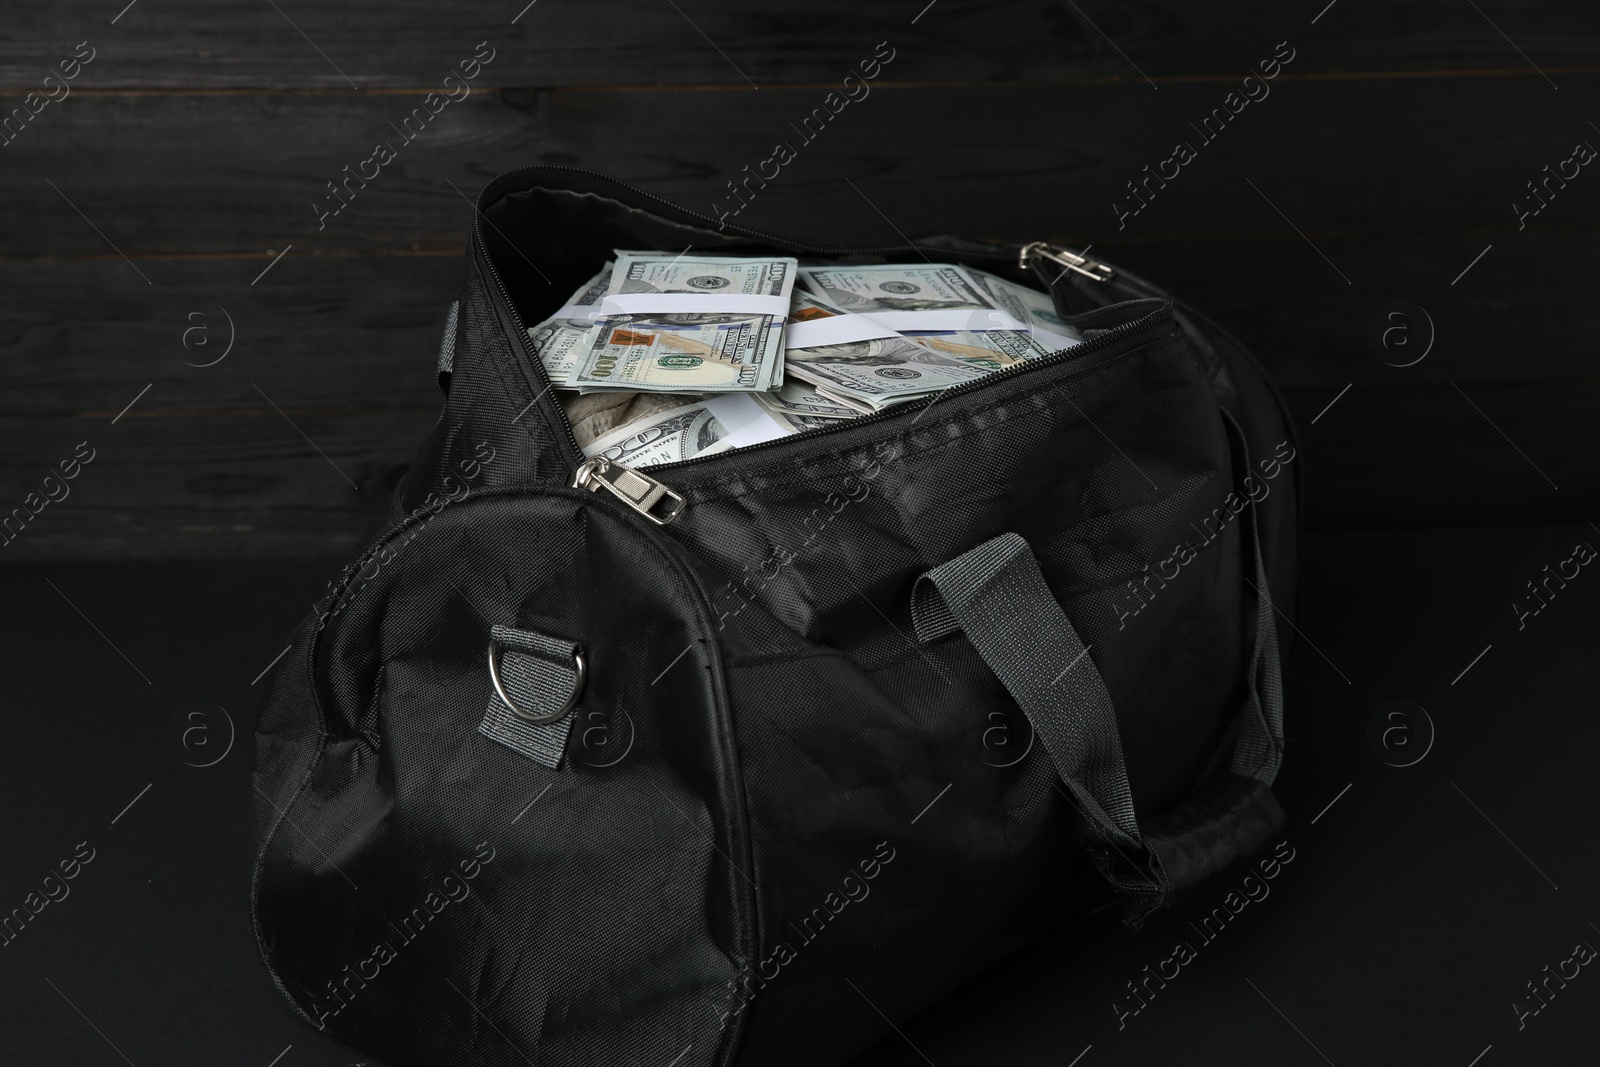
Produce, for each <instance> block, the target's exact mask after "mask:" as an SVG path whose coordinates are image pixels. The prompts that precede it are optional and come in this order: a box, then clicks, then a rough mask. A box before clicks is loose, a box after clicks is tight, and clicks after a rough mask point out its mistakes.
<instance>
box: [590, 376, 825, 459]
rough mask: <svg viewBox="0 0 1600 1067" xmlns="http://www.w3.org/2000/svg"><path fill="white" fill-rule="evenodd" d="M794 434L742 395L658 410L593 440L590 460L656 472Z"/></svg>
mask: <svg viewBox="0 0 1600 1067" xmlns="http://www.w3.org/2000/svg"><path fill="white" fill-rule="evenodd" d="M793 432H795V431H794V429H793V427H792V426H790V425H789V424H788V423H787V422H781V421H779V420H778V419H775V418H774V417H773V416H772V415H771V414H769V413H768V412H766V411H765V410H763V409H762V408H761V406H760V405H758V404H757V403H756V402H755V401H754V400H752V399H751V398H750V397H748V396H743V395H740V394H730V395H728V396H714V397H707V398H705V399H703V400H697V401H695V402H694V403H692V404H685V405H683V406H682V407H675V408H668V409H667V410H665V411H658V412H655V413H654V414H652V415H649V416H647V417H645V418H643V419H637V420H635V421H633V422H630V423H628V424H627V425H626V426H620V427H618V428H617V429H615V430H612V431H611V432H610V433H608V434H605V435H604V436H602V437H597V438H595V439H594V440H593V441H591V442H590V443H589V444H588V445H587V446H586V447H585V448H584V450H583V454H584V455H585V456H589V457H591V458H592V457H594V456H604V457H605V458H606V459H609V460H611V461H612V462H614V463H621V464H623V465H624V466H628V467H653V466H656V465H657V464H661V463H673V462H676V461H678V460H683V459H694V458H696V457H697V456H706V455H712V454H714V453H717V452H723V451H726V450H728V449H730V448H740V447H743V446H745V445H750V444H758V443H760V442H761V441H769V440H773V439H775V438H778V437H784V436H787V435H788V434H790V433H793Z"/></svg>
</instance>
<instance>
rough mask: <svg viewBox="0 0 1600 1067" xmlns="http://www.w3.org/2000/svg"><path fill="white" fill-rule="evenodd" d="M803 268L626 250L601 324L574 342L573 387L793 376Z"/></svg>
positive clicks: (665, 386)
mask: <svg viewBox="0 0 1600 1067" xmlns="http://www.w3.org/2000/svg"><path fill="white" fill-rule="evenodd" d="M796 266H797V264H796V263H795V261H794V260H793V259H789V258H785V257H767V258H761V257H757V258H736V257H732V256H691V255H682V254H680V255H676V256H673V255H668V254H666V253H656V252H618V253H617V259H616V263H615V264H614V265H613V266H612V268H611V275H610V278H609V280H608V281H607V283H606V290H605V294H604V295H603V296H601V297H600V306H599V308H598V312H597V314H595V315H594V317H593V319H592V322H593V326H592V328H591V329H589V330H587V331H586V332H585V335H584V339H583V340H582V341H581V342H579V343H577V344H575V345H573V347H572V349H571V355H570V366H568V367H567V368H566V369H565V382H564V384H565V385H566V386H567V387H569V388H576V389H579V390H591V389H624V390H630V391H640V390H649V391H660V392H668V393H726V392H746V393H749V392H768V391H770V390H771V389H772V387H773V386H774V385H776V384H778V383H780V382H781V381H782V380H783V326H784V321H785V319H786V318H787V317H788V314H789V302H790V295H791V294H792V292H793V290H794V278H795V270H796ZM596 280H598V279H596Z"/></svg>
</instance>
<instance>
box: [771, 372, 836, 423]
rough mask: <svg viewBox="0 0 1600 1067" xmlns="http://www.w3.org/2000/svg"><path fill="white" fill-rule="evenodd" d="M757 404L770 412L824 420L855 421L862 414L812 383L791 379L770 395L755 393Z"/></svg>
mask: <svg viewBox="0 0 1600 1067" xmlns="http://www.w3.org/2000/svg"><path fill="white" fill-rule="evenodd" d="M753 395H754V396H755V398H756V403H758V404H760V405H761V406H762V407H764V408H766V409H767V410H768V411H775V412H780V413H782V414H785V415H806V416H812V417H815V418H822V419H853V418H855V417H856V416H857V415H859V414H861V412H859V411H857V410H856V409H855V408H852V407H848V406H845V405H843V404H840V403H838V402H837V401H836V400H834V399H833V398H832V397H830V396H827V395H826V394H823V393H820V392H818V391H817V389H816V387H815V386H813V385H812V384H811V383H810V382H806V381H802V380H800V379H797V378H794V377H790V378H788V379H786V380H785V381H784V383H783V384H782V385H781V386H779V387H778V388H777V389H774V390H773V391H772V392H770V393H755V394H753Z"/></svg>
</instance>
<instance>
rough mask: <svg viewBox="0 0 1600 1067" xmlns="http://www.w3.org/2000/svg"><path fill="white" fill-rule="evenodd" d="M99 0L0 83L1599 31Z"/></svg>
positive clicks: (1111, 73) (308, 83) (641, 2)
mask: <svg viewBox="0 0 1600 1067" xmlns="http://www.w3.org/2000/svg"><path fill="white" fill-rule="evenodd" d="M105 6H106V5H104V4H99V3H96V4H94V5H89V4H84V3H56V4H38V5H32V6H29V7H27V8H20V9H18V10H16V11H13V12H9V13H8V16H7V22H8V25H7V32H6V34H5V36H4V39H3V40H0V86H4V87H5V88H7V89H10V90H13V91H15V90H18V89H20V90H24V91H26V90H27V89H31V88H34V87H35V86H36V85H37V83H38V81H39V79H40V78H41V77H42V76H43V74H44V72H45V71H47V70H49V69H51V68H53V67H54V66H55V64H56V63H57V62H59V61H60V59H62V58H64V57H65V56H68V55H70V54H71V50H72V47H73V45H74V44H75V43H76V42H78V41H81V40H84V39H88V40H89V41H90V42H91V44H92V45H93V46H94V47H95V48H96V49H97V54H96V57H95V60H94V62H93V63H92V64H91V65H90V66H89V68H87V71H86V74H85V75H84V81H83V84H84V86H85V87H88V86H94V87H98V88H112V87H152V86H185V87H190V86H205V87H212V88H237V87H285V86H289V87H319V86H320V87H326V88H330V89H336V90H342V91H353V90H352V89H351V86H352V84H353V85H355V86H359V87H360V88H361V89H373V88H381V87H385V86H432V85H434V84H435V83H436V82H437V81H438V80H439V79H441V78H442V77H443V76H444V75H445V74H446V73H447V72H448V71H449V70H450V69H451V68H452V67H454V66H455V65H456V64H457V63H458V62H459V61H461V60H462V59H464V58H466V57H468V56H470V55H471V54H472V53H473V51H474V48H475V47H476V45H477V44H478V42H480V41H487V42H489V45H490V47H492V48H494V49H495V58H494V61H493V62H492V63H490V64H489V66H488V67H487V68H485V70H484V71H483V72H482V73H481V74H480V75H479V79H480V84H484V85H502V86H504V85H541V86H543V85H615V84H628V85H649V84H657V83H661V84H678V85H698V84H716V85H725V86H729V87H737V88H746V89H748V87H749V85H750V84H751V82H753V83H755V84H757V85H760V86H762V87H763V88H765V87H768V86H772V85H778V84H783V83H793V82H827V83H832V82H837V81H838V80H840V79H842V78H843V77H844V76H846V75H847V74H849V73H850V70H851V68H852V67H853V66H854V65H855V64H856V63H857V62H859V61H860V60H861V59H863V58H865V57H867V56H870V55H871V54H872V51H873V48H874V46H875V45H876V44H877V43H878V42H880V41H889V42H891V44H892V46H893V47H894V48H895V50H896V53H897V54H896V58H895V60H894V62H893V64H892V66H891V67H890V72H891V74H890V76H892V77H894V78H896V79H901V80H914V81H988V80H1015V79H1026V80H1052V79H1054V80H1059V79H1071V78H1107V77H1112V78H1121V79H1125V80H1128V81H1130V82H1136V83H1138V84H1140V85H1141V86H1143V87H1144V91H1146V92H1148V91H1149V85H1148V84H1146V83H1145V80H1144V79H1145V77H1147V76H1148V77H1149V78H1152V79H1161V78H1168V77H1176V76H1195V75H1216V76H1223V75H1227V76H1236V77H1242V76H1243V75H1244V74H1245V73H1247V72H1248V71H1250V70H1251V69H1253V68H1254V66H1255V64H1256V62H1257V61H1258V60H1260V59H1262V58H1264V57H1266V56H1267V55H1269V54H1270V53H1271V51H1272V47H1273V45H1274V44H1276V43H1277V42H1278V41H1282V40H1285V39H1287V40H1289V41H1291V42H1292V43H1293V44H1294V45H1295V46H1296V47H1297V48H1299V49H1303V54H1304V57H1305V58H1304V60H1303V61H1299V60H1297V62H1303V67H1302V69H1305V70H1314V71H1319V72H1326V71H1395V70H1406V71H1409V70H1427V71H1437V70H1459V69H1469V68H1470V69H1482V68H1497V69H1514V70H1524V69H1527V68H1528V66H1529V64H1530V63H1538V64H1539V65H1540V67H1542V68H1544V69H1545V71H1546V72H1547V73H1549V74H1550V75H1551V76H1552V77H1554V78H1557V79H1558V80H1559V77H1560V74H1561V71H1562V69H1563V68H1565V67H1570V66H1572V65H1591V66H1592V65H1593V64H1594V62H1595V56H1596V54H1597V51H1596V50H1597V47H1600V11H1597V10H1596V9H1594V8H1593V7H1592V6H1583V5H1572V4H1561V3H1557V2H1555V0H1537V2H1530V3H1522V4H1518V5H1515V6H1514V7H1511V8H1507V7H1506V5H1504V4H1486V5H1483V7H1484V9H1485V10H1484V12H1483V13H1480V12H1478V11H1474V10H1473V8H1472V6H1471V5H1467V4H1460V3H1455V2H1453V0H1411V2H1408V3H1407V4H1405V5H1403V6H1397V5H1394V4H1385V3H1381V2H1380V0H1338V3H1337V4H1329V5H1327V8H1326V9H1323V4H1322V3H1320V2H1318V3H1312V4H1309V5H1295V6H1294V8H1293V10H1285V9H1284V8H1283V6H1282V5H1276V4H1270V3H1267V2H1265V0H1228V2H1226V3H1224V2H1221V0H1212V2H1210V3H1206V4H1181V3H1175V2H1166V3H1155V2H1143V3H1112V2H1109V0H1082V2H1081V3H1077V4H1047V3H1042V2H1040V0H1006V2H998V3H996V2H992V0H988V2H986V0H937V3H933V4H928V3H926V2H925V0H910V2H909V3H904V4H898V3H897V4H888V5H877V6H865V7H864V6H862V5H860V4H854V3H844V2H839V0H823V2H820V3H812V4H808V5H806V6H804V7H797V6H795V5H793V4H788V3H781V2H779V0H762V2H752V3H743V4H724V5H716V4H712V3H709V2H707V0H693V2H691V0H685V2H683V3H681V4H676V5H673V4H663V3H658V2H656V0H610V2H608V3H605V4H580V3H571V2H567V3H563V2H561V0H544V2H543V3H538V4H536V5H527V6H526V7H525V6H524V0H506V2H505V3H501V4H494V5H457V4H450V5H440V4H438V3H435V2H429V0H393V2H390V3H386V4H384V5H383V8H382V10H372V9H368V8H356V7H349V6H339V5H327V4H324V5H320V6H319V5H316V4H313V3H311V2H310V0H284V2H283V3H280V4H277V5H276V7H278V8H279V9H281V10H278V11H275V10H274V9H273V7H274V5H268V4H240V5H217V4H214V3H206V2H204V0H168V2H164V3H160V4H155V3H140V4H138V5H137V6H134V5H130V6H129V8H128V9H126V10H124V11H123V12H122V13H121V14H120V15H116V14H115V13H112V14H108V13H107V12H106V10H105ZM112 6H113V7H119V6H120V5H119V4H113V5H112ZM1488 16H1492V17H1493V19H1494V22H1492V23H1491V22H1490V21H1489V17H1488ZM113 19H114V21H113ZM108 23H111V24H110V25H108ZM1501 30H1503V31H1504V34H1505V35H1506V36H1503V35H1502V33H1501V32H1500V31H1501ZM1507 36H1509V38H1510V40H1512V41H1515V42H1516V44H1515V46H1513V45H1512V44H1511V43H1509V42H1508V40H1507ZM1519 48H1520V49H1521V51H1522V52H1523V53H1526V56H1527V57H1528V58H1526V59H1525V58H1524V57H1523V56H1522V55H1519V54H1518V51H1517V50H1518V49H1519ZM747 78H748V79H749V81H747V80H746V79H747Z"/></svg>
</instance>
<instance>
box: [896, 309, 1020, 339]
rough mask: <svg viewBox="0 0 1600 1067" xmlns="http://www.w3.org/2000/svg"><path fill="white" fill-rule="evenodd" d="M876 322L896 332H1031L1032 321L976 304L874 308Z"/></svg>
mask: <svg viewBox="0 0 1600 1067" xmlns="http://www.w3.org/2000/svg"><path fill="white" fill-rule="evenodd" d="M867 317H869V318H871V319H872V320H873V321H874V322H877V323H879V324H880V325H883V326H887V327H889V329H891V330H893V331H895V332H896V333H949V332H950V331H952V330H973V331H978V332H981V331H984V330H1016V331H1018V332H1020V333H1028V332H1029V330H1028V324H1027V323H1025V322H1018V321H1017V320H1016V319H1014V318H1012V317H1011V316H1010V315H1007V314H1006V313H1005V312H1004V311H987V310H984V309H982V308H973V309H972V310H970V311H874V312H872V313H871V314H870V315H869V316H867Z"/></svg>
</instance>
